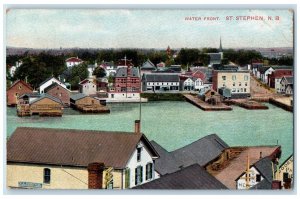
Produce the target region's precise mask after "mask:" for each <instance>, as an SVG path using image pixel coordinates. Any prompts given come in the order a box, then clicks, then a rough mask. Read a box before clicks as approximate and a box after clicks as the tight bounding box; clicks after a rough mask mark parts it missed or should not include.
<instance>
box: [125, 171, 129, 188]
mask: <svg viewBox="0 0 300 199" xmlns="http://www.w3.org/2000/svg"><path fill="white" fill-rule="evenodd" d="M129 187H130V169H129V168H126V170H125V189H126V188H129Z"/></svg>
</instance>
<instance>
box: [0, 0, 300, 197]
mask: <svg viewBox="0 0 300 199" xmlns="http://www.w3.org/2000/svg"><path fill="white" fill-rule="evenodd" d="M99 3H101V4H102V5H96V4H99ZM136 3H140V5H138V4H136ZM167 3H169V2H168V1H161V0H160V1H159V0H144V1H143V2H138V1H133V0H110V1H105V2H104V1H97V0H72V1H70V0H43V1H35V0H2V1H1V4H2V9H1V23H2V24H1V29H2V31H1V37H2V38H3V40H2V41H4V34H5V32H4V31H5V29H4V25H5V21H4V16H5V8H4V5H5V6H13V7H22V8H24V7H25V8H26V7H47V8H58V7H64V8H72V7H82V8H90V7H92V8H95V7H103V8H124V7H125V8H141V7H142V8H145V7H146V8H147V7H148V6H150V7H152V8H174V9H175V8H197V7H198V8H200V7H201V8H204V9H207V8H217V9H224V7H225V9H230V8H262V9H267V8H271V7H272V8H274V7H275V8H287V7H294V8H295V11H296V10H298V8H299V5H298V1H297V0H284V1H274V0H273V1H267V0H243V1H240V0H230V1H226V3H225V2H224V1H222V0H210V1H204V2H203V1H201V3H202V4H198V1H196V0H172V1H170V3H172V5H167ZM253 3H255V4H256V5H255V4H253ZM268 3H272V5H267V4H268ZM150 4H156V5H150ZM196 4H197V5H196ZM220 4H221V5H222V7H221V6H220ZM288 4H290V5H288ZM291 4H294V5H295V6H291ZM297 18H298V12H295V42H294V43H295V49H298V44H297V42H296V41H297V35H296V34H298V31H297V28H298V27H297V22H296V19H297ZM1 43H2V48H1V52H0V58H1V60H2V70H0V71H1V74H0V77H1V82H2V89H1V95H0V100H1V101H2V103H0V111H1V113H2V114H3V117H2V119H1V120H0V126H1V127H3V128H2V129H3V131H2V132H1V133H2V139H0V140H1V141H0V143H1V146H2V149H5V148H4V147H5V146H4V143H5V141H6V139H5V137H6V130H5V129H6V127H5V125H6V122H5V120H4V119H5V115H6V112H5V110H6V107H5V100H6V99H5V83H6V81H5V60H4V57H5V55H4V53H5V46H4V42H1ZM295 51H296V50H295ZM296 52H297V51H296ZM296 55H297V56H295V57H298V55H299V54H298V52H297V54H296ZM295 61H296V59H295ZM295 63H297V62H295ZM295 66H296V68H297V64H295ZM298 72H299V70H297V69H296V74H297V75H296V76H297V77H298V76H299V74H298ZM295 88H296V89H295V90H296V92H295V94H296V95H295V106H296V112H295V118H297V117H296V116H297V112H298V106H297V105H296V102H297V99H296V98H297V93H298V91H299V90H298V86H296V87H295ZM297 123H298V118H297V121H295V126H294V128H295V132H296V135H297V126H296V124H297ZM295 139H297V142H298V141H299V137H298V136H296V137H295ZM2 151H3V150H2ZM295 151H296V149H295ZM0 157H1V161H2V162H1V163H2V164H1V169H0V177H1V179H2V182H5V176H3V174H4V173H3V172H4V169H5V168H4V167H5V164H4V161H5V158H4V157H5V154H4V153H0ZM298 158H299V154H298V153H296V158H295V159H296V161H297V160H298ZM296 174H297V175H296V181H295V182H296V185H297V188H296V189H295V191H294V194H296V190H299V183H297V180H298V179H299V173H298V172H297V173H296ZM4 184H5V183H4ZM4 184H2V183H1V191H2V192H1V193H2V194H8V193H7V192H5V190H3V186H2V185H4ZM20 194H26V192H25V193H24V192H20ZM29 194H30V193H29ZM31 194H32V193H31ZM38 194H43V197H46V198H53V194H56V195H60V196H59V197H65V196H67V195H68V194H72V195H74V196H72V198H83V197H84V198H85V197H86V196H83V194H87V195H89V196H88V197H89V198H90V197H91V198H96V197H97V198H99V197H119V196H121V195H124V196H122V197H125V198H137V197H143V198H144V197H146V198H150V197H158V196H162V194H163V197H166V196H164V195H165V194H169V195H172V196H171V197H172V198H173V197H175V198H182V197H183V195H188V197H189V198H190V197H191V198H196V197H197V198H199V197H205V198H206V197H222V198H223V197H224V195H225V197H226V198H227V197H228V198H229V197H230V198H237V197H239V198H240V197H243V198H249V197H255V198H257V197H258V198H265V197H272V198H282V197H287V196H283V194H282V192H274V191H273V192H271V193H269V194H272V196H266V195H265V194H264V192H259V191H258V192H255V195H248V193H247V192H239V191H229V192H220V191H216V192H207V191H204V192H203V191H166V192H160V191H142V192H141V191H138V192H132V191H126V192H124V191H117V192H115V191H114V192H102V193H99V192H94V191H80V190H78V191H67V190H65V191H54V192H53V191H50V194H51V195H44V194H49V191H42V192H38ZM91 194H99V195H104V194H109V195H108V196H107V195H106V196H98V195H91ZM111 194H117V195H111ZM131 194H134V195H133V196H132V195H131ZM137 194H142V196H139V195H137ZM145 194H148V195H145ZM149 194H152V195H149ZM153 194H155V195H153ZM157 194H158V195H157ZM190 194H194V195H190ZM203 194H205V196H195V195H203ZM206 194H209V195H206ZM210 194H217V195H210ZM232 194H233V195H232ZM241 194H242V195H241ZM251 194H254V193H251ZM260 194H262V195H260ZM174 195H175V196H174ZM2 196H3V197H5V198H12V197H13V198H15V197H22V198H39V197H40V196H39V195H36V193H35V195H33V196H32V195H27V194H26V196H24V195H2ZM288 197H289V198H296V195H289V196H288Z"/></svg>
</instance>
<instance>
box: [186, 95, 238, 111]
mask: <svg viewBox="0 0 300 199" xmlns="http://www.w3.org/2000/svg"><path fill="white" fill-rule="evenodd" d="M183 96H184V97H185V99H186V100H187V101H188V102H190V103H191V104H193V105H195V106H197V107H198V108H200V109H202V110H204V111H231V110H232V108H231V107H230V106H227V105H225V104H223V103H218V104H216V105H212V104H208V103H206V102H204V101H202V100H201V99H199V98H198V97H197V96H193V95H191V94H183Z"/></svg>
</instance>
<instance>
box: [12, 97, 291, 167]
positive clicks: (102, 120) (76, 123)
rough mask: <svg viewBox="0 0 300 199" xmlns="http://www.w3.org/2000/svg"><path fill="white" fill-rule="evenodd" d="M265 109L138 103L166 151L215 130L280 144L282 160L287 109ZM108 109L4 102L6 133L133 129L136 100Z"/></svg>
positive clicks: (237, 140) (242, 141)
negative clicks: (24, 107) (33, 111)
mask: <svg viewBox="0 0 300 199" xmlns="http://www.w3.org/2000/svg"><path fill="white" fill-rule="evenodd" d="M266 105H267V106H268V107H269V109H268V110H246V109H243V108H240V107H237V106H233V111H216V112H213V111H211V112H205V111H202V110H201V109H198V108H196V107H195V106H193V105H191V104H189V103H188V102H176V101H175V102H174V101H163V102H149V103H143V104H142V122H141V125H142V126H141V128H142V132H143V133H144V134H145V135H146V136H147V138H148V139H149V140H155V141H156V142H157V143H159V144H160V145H162V146H163V147H164V148H166V149H167V150H168V151H171V150H174V149H177V148H180V147H182V146H185V145H187V144H189V143H192V142H194V141H196V140H197V139H199V138H202V137H204V136H205V135H208V134H212V133H215V134H217V135H218V136H220V137H221V138H222V139H223V140H224V141H225V142H226V143H227V144H229V145H230V146H247V145H248V146H256V145H276V144H277V142H278V144H279V145H281V146H282V158H281V160H280V162H283V161H284V160H285V159H286V158H287V157H288V156H289V155H290V154H292V153H293V113H291V112H287V111H285V110H283V109H280V108H278V107H276V106H273V105H271V104H266ZM108 106H109V107H110V108H111V113H110V114H100V115H99V114H81V113H79V112H77V111H74V110H72V109H64V115H63V116H62V117H39V116H33V117H23V118H20V117H17V115H16V110H15V108H7V136H10V135H11V134H12V133H13V132H14V130H15V129H16V128H17V127H19V126H26V127H47V128H69V129H89V130H105V131H128V132H133V130H134V120H136V119H138V118H139V104H121V103H120V104H108Z"/></svg>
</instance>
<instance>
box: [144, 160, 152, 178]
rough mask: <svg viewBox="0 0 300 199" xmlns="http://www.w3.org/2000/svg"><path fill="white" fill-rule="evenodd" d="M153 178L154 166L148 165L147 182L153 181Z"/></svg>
mask: <svg viewBox="0 0 300 199" xmlns="http://www.w3.org/2000/svg"><path fill="white" fill-rule="evenodd" d="M152 176H153V164H152V163H148V164H147V165H146V180H151V179H152Z"/></svg>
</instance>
